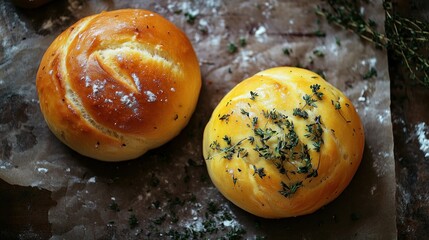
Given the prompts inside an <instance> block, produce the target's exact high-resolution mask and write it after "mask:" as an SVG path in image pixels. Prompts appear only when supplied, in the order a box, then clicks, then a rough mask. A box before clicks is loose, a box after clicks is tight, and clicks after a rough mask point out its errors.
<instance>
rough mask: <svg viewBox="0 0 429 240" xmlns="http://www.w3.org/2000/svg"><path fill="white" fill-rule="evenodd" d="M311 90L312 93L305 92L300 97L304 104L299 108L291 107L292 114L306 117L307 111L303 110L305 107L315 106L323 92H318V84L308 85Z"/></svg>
mask: <svg viewBox="0 0 429 240" xmlns="http://www.w3.org/2000/svg"><path fill="white" fill-rule="evenodd" d="M310 88H311V91H312V93H313V94H312V95H308V94H305V95H304V96H303V97H302V99H304V101H305V105H304V106H302V107H301V108H294V109H293V115H294V116H298V117H302V118H304V119H307V118H308V113H307V112H306V111H305V110H304V108H305V107H307V106H310V107H317V105H316V102H317V101H318V100H322V97H323V93H322V92H320V85H319V84H313V85H310ZM314 97H316V99H315V98H314Z"/></svg>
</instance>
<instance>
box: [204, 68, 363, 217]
mask: <svg viewBox="0 0 429 240" xmlns="http://www.w3.org/2000/svg"><path fill="white" fill-rule="evenodd" d="M203 141H204V142H203V154H204V158H205V159H206V165H207V168H208V172H209V174H210V177H211V179H212V181H213V183H214V185H215V186H216V187H217V188H218V190H219V191H220V192H221V193H222V194H223V195H224V196H225V197H226V198H227V199H229V200H230V201H232V202H233V203H234V204H236V205H237V206H239V207H241V208H242V209H244V210H246V211H248V212H250V213H252V214H254V215H257V216H260V217H265V218H284V217H292V216H299V215H304V214H309V213H312V212H314V211H316V210H317V209H319V208H320V207H322V206H324V205H326V204H327V203H329V202H331V201H332V200H334V199H335V198H336V197H337V196H338V195H340V193H341V192H342V191H343V190H344V189H345V188H346V186H347V185H348V184H349V182H350V181H351V179H352V177H353V175H354V174H355V172H356V170H357V168H358V166H359V164H360V162H361V158H362V153H363V148H364V130H363V127H362V123H361V121H360V118H359V116H358V114H357V113H356V110H355V108H354V107H353V105H352V103H351V102H350V100H349V99H348V98H347V97H346V96H345V95H344V94H343V93H342V92H341V91H339V90H338V89H336V88H335V87H333V86H332V85H331V84H329V83H328V82H326V81H325V80H323V79H322V78H321V77H320V76H319V75H317V74H315V73H313V72H311V71H308V70H304V69H300V68H292V67H279V68H273V69H269V70H266V71H262V72H260V73H258V74H256V75H254V76H252V77H250V78H248V79H246V80H244V81H242V82H241V83H239V84H238V85H237V86H236V87H235V88H233V89H232V90H231V91H230V92H229V93H228V94H227V95H226V96H225V97H224V98H223V99H222V101H221V102H220V103H219V105H218V106H217V107H216V109H215V110H214V112H213V115H212V116H211V119H210V121H209V122H208V124H207V126H206V128H205V131H204V140H203Z"/></svg>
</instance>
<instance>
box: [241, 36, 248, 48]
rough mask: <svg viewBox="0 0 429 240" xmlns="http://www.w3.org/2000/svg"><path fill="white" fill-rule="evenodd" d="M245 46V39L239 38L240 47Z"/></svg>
mask: <svg viewBox="0 0 429 240" xmlns="http://www.w3.org/2000/svg"><path fill="white" fill-rule="evenodd" d="M246 45H247V41H246V39H245V38H240V47H245V46H246Z"/></svg>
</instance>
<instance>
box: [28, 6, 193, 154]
mask: <svg viewBox="0 0 429 240" xmlns="http://www.w3.org/2000/svg"><path fill="white" fill-rule="evenodd" d="M36 84H37V90H38V95H39V100H40V107H41V110H42V113H43V115H44V117H45V120H46V122H47V124H48V126H49V128H50V129H51V130H52V132H53V133H54V134H55V135H56V136H57V137H58V138H59V139H60V140H61V141H63V142H64V143H65V144H67V145H68V146H69V147H71V148H72V149H74V150H76V151H77V152H79V153H81V154H83V155H85V156H89V157H92V158H95V159H99V160H104V161H122V160H129V159H133V158H136V157H138V156H140V155H142V154H144V153H145V152H146V151H148V150H150V149H153V148H156V147H158V146H160V145H162V144H164V143H166V142H167V141H169V140H170V139H172V138H173V137H175V136H176V135H178V134H179V132H180V131H181V130H182V129H183V128H184V127H185V126H186V124H187V123H188V121H189V119H190V117H191V115H192V113H193V111H194V109H195V106H196V103H197V100H198V95H199V92H200V88H201V75H200V69H199V63H198V59H197V57H196V54H195V52H194V50H193V47H192V45H191V43H190V41H189V40H188V38H187V37H186V36H185V34H184V33H183V32H182V31H181V30H180V29H178V28H177V27H176V26H174V25H173V24H172V23H171V22H169V21H168V20H166V19H164V18H163V17H161V16H160V15H158V14H156V13H153V12H150V11H146V10H139V9H123V10H116V11H110V12H102V13H100V14H96V15H93V16H89V17H86V18H83V19H81V20H80V21H78V22H77V23H75V24H74V25H72V26H71V27H69V28H68V29H67V30H65V31H64V32H63V33H62V34H61V35H59V36H58V37H57V38H56V39H55V40H54V41H53V43H52V44H51V45H50V47H49V48H48V49H47V51H46V53H45V54H44V56H43V59H42V61H41V64H40V67H39V70H38V73H37V80H36Z"/></svg>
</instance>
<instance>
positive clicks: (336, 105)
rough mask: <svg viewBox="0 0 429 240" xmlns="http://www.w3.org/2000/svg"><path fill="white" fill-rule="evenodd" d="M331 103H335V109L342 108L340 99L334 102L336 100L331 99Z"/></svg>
mask: <svg viewBox="0 0 429 240" xmlns="http://www.w3.org/2000/svg"><path fill="white" fill-rule="evenodd" d="M331 103H332V105H334V107H335V110H340V109H341V104H340V101H335V102H334V100H331Z"/></svg>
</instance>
